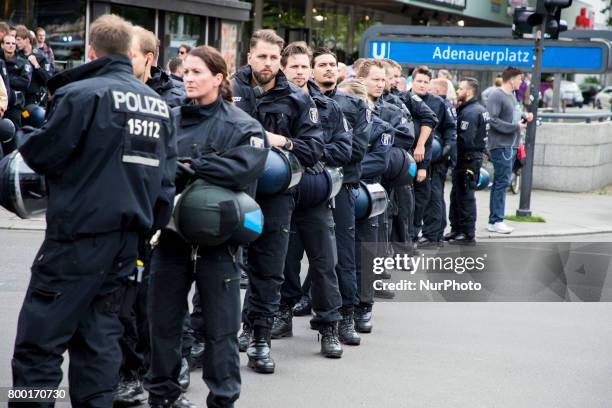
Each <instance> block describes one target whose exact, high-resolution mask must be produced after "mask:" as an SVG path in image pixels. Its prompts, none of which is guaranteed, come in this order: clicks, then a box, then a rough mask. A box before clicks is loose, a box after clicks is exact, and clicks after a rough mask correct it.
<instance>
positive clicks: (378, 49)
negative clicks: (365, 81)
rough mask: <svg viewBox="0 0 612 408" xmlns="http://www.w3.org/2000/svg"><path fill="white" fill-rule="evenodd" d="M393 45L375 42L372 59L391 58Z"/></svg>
mask: <svg viewBox="0 0 612 408" xmlns="http://www.w3.org/2000/svg"><path fill="white" fill-rule="evenodd" d="M390 50H391V43H388V42H386V43H385V42H373V43H372V58H375V59H381V58H389V54H390Z"/></svg>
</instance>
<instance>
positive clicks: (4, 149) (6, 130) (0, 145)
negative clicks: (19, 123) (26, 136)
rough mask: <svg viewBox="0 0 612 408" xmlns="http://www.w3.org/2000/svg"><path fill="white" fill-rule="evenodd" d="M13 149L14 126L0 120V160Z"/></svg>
mask: <svg viewBox="0 0 612 408" xmlns="http://www.w3.org/2000/svg"><path fill="white" fill-rule="evenodd" d="M15 147H16V143H15V125H14V124H13V122H11V121H10V120H8V119H0V159H1V158H2V156H3V155H8V154H9V153H10V152H12V151H13V150H15Z"/></svg>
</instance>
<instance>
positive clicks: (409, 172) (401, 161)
mask: <svg viewBox="0 0 612 408" xmlns="http://www.w3.org/2000/svg"><path fill="white" fill-rule="evenodd" d="M389 153H390V158H389V165H388V166H387V169H386V170H385V173H384V174H383V184H384V185H385V186H388V187H395V186H405V185H406V184H411V183H412V179H413V178H414V176H415V175H416V171H417V165H416V162H415V161H414V159H413V158H412V156H411V155H410V153H408V152H407V151H406V150H404V149H401V148H399V147H395V146H394V147H392V148H391V151H390V152H389Z"/></svg>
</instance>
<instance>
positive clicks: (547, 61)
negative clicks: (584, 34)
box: [367, 37, 610, 73]
mask: <svg viewBox="0 0 612 408" xmlns="http://www.w3.org/2000/svg"><path fill="white" fill-rule="evenodd" d="M367 49H368V57H369V58H391V59H393V60H395V61H397V62H399V63H400V64H403V65H409V66H416V65H421V64H423V65H428V66H430V67H434V68H436V67H438V68H439V67H444V68H455V69H473V70H486V71H489V70H502V69H503V68H504V67H507V66H509V65H511V66H515V67H520V68H523V69H525V70H529V69H531V66H532V63H533V42H529V41H525V40H512V39H490V40H480V39H469V38H465V39H464V38H439V39H438V38H431V37H430V38H426V37H407V38H401V39H398V38H393V39H391V38H389V39H384V38H379V39H373V40H370V41H369V44H368V48H367ZM609 53H610V50H609V45H608V44H607V43H604V42H594V41H591V42H588V41H545V42H544V54H543V59H542V70H543V71H544V72H581V73H599V72H605V71H606V70H607V69H608V58H609Z"/></svg>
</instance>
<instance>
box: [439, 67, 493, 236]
mask: <svg viewBox="0 0 612 408" xmlns="http://www.w3.org/2000/svg"><path fill="white" fill-rule="evenodd" d="M478 89H479V85H478V81H477V80H476V79H474V78H470V77H466V78H464V79H462V80H461V82H459V90H458V91H457V100H458V102H459V103H460V105H459V107H458V108H457V165H456V166H455V169H454V170H453V188H452V190H451V202H450V209H449V220H450V223H451V232H450V233H449V234H447V235H445V236H444V239H445V240H448V241H449V242H450V243H452V244H460V245H461V244H462V245H474V244H475V243H476V240H475V235H476V233H475V228H476V196H475V193H474V192H475V190H476V185H477V184H478V179H479V177H480V167H481V166H482V160H483V159H484V156H485V151H486V150H485V149H486V142H485V140H486V138H487V131H488V130H489V112H487V110H486V109H485V107H484V106H482V105H481V104H480V103H479V102H478Z"/></svg>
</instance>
